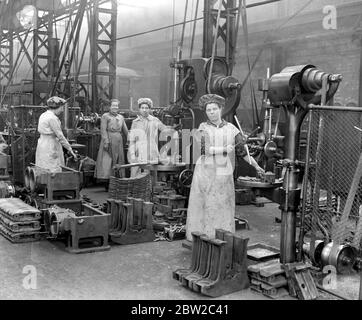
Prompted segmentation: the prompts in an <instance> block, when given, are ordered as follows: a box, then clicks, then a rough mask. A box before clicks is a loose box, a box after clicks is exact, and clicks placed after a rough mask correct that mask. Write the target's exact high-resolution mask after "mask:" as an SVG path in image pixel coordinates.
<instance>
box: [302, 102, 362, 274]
mask: <svg viewBox="0 0 362 320" xmlns="http://www.w3.org/2000/svg"><path fill="white" fill-rule="evenodd" d="M361 111H362V110H358V109H353V110H348V107H347V106H346V107H345V108H341V109H337V110H328V109H326V110H324V109H323V110H311V111H310V115H309V126H308V143H307V150H306V152H307V161H306V167H305V175H304V185H303V203H302V212H301V232H300V239H299V253H300V256H299V260H301V254H302V252H304V253H306V254H307V256H308V257H309V258H310V260H311V262H312V263H313V264H314V265H315V266H317V267H320V268H322V267H324V266H327V265H331V266H333V267H335V268H336V271H337V273H350V272H351V271H352V270H353V267H354V265H355V262H356V261H357V253H358V252H359V251H360V250H361V239H362V221H361V218H360V217H362V185H361V178H362V156H361V145H362V134H361V133H360V132H359V131H358V130H356V127H359V128H360V127H361V124H362V112H361Z"/></svg>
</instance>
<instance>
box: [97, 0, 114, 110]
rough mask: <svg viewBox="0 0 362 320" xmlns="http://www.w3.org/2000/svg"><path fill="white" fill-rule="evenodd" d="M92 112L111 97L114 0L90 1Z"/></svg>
mask: <svg viewBox="0 0 362 320" xmlns="http://www.w3.org/2000/svg"><path fill="white" fill-rule="evenodd" d="M91 21H92V22H91V24H92V31H91V37H90V39H91V41H90V45H91V59H92V111H97V112H102V111H103V110H98V109H99V104H100V102H101V101H109V100H110V99H112V98H113V97H115V89H116V87H115V81H116V50H117V47H116V46H117V42H116V31H117V1H116V0H109V1H102V3H101V1H100V0H94V7H93V12H92V16H91Z"/></svg>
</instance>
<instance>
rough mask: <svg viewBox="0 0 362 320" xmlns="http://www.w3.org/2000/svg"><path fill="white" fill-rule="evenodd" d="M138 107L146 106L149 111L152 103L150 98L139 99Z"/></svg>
mask: <svg viewBox="0 0 362 320" xmlns="http://www.w3.org/2000/svg"><path fill="white" fill-rule="evenodd" d="M137 104H138V106H140V105H141V104H147V105H148V106H149V107H150V109H152V108H153V102H152V100H151V99H150V98H139V99H138V101H137Z"/></svg>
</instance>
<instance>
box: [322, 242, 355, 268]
mask: <svg viewBox="0 0 362 320" xmlns="http://www.w3.org/2000/svg"><path fill="white" fill-rule="evenodd" d="M321 257H322V264H323V266H327V265H332V266H334V267H335V268H336V271H337V273H340V274H347V273H350V272H351V271H352V268H353V265H354V263H355V261H356V251H355V249H353V248H352V247H351V246H349V245H346V244H345V245H334V244H333V242H330V243H328V244H327V245H326V246H325V247H324V248H323V251H322V256H321Z"/></svg>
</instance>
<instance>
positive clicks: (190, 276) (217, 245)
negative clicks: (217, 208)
mask: <svg viewBox="0 0 362 320" xmlns="http://www.w3.org/2000/svg"><path fill="white" fill-rule="evenodd" d="M192 238H193V245H192V258H191V266H190V268H189V269H177V270H176V271H174V272H173V278H174V279H176V280H177V281H179V282H180V283H181V284H182V285H183V286H185V287H187V288H189V289H191V290H192V291H194V292H198V293H202V294H204V295H207V296H210V297H219V296H222V295H225V294H229V293H232V292H236V291H239V290H243V289H246V288H248V287H249V279H248V275H247V269H246V260H247V258H246V253H247V243H248V241H249V238H243V237H240V236H236V235H234V234H233V233H231V232H227V231H225V230H221V229H217V230H216V232H215V239H212V238H209V237H207V236H206V235H204V234H202V233H200V232H193V233H192Z"/></svg>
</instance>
